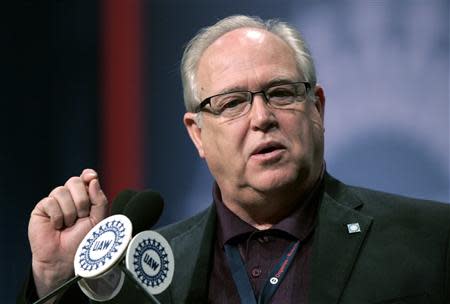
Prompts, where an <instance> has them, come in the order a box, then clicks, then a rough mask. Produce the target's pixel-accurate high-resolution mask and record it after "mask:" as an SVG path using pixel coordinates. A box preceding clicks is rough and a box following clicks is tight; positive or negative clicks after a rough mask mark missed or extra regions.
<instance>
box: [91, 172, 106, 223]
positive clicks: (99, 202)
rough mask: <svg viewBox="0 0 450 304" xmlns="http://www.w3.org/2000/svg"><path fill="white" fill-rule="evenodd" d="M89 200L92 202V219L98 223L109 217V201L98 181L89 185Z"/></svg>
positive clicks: (95, 180)
mask: <svg viewBox="0 0 450 304" xmlns="http://www.w3.org/2000/svg"><path fill="white" fill-rule="evenodd" d="M89 199H90V200H91V213H90V215H89V216H90V217H91V218H92V219H93V220H94V221H95V223H98V222H99V221H101V220H103V219H104V218H105V217H106V216H107V215H108V199H107V198H106V195H105V193H103V190H102V189H101V187H100V182H99V181H98V179H94V180H92V181H91V182H90V183H89Z"/></svg>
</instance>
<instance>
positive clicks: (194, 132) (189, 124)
mask: <svg viewBox="0 0 450 304" xmlns="http://www.w3.org/2000/svg"><path fill="white" fill-rule="evenodd" d="M198 120H199V119H198V116H197V114H196V113H192V112H186V113H185V114H184V117H183V122H184V126H185V127H186V129H187V131H188V133H189V136H190V137H191V140H192V142H193V143H194V145H195V147H196V148H197V151H198V155H200V157H201V158H205V152H204V151H203V143H202V129H201V127H200V125H199V121H198Z"/></svg>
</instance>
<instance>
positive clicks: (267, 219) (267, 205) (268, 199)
mask: <svg viewBox="0 0 450 304" xmlns="http://www.w3.org/2000/svg"><path fill="white" fill-rule="evenodd" d="M311 191H312V187H307V188H305V189H300V188H298V187H297V188H296V189H289V190H288V191H286V190H285V191H283V193H279V192H280V191H277V192H276V193H252V195H248V196H244V198H243V199H242V197H241V200H239V201H237V200H231V199H229V198H228V197H226V196H225V195H223V196H222V201H223V203H224V204H225V206H227V208H228V209H230V210H231V211H232V212H233V213H234V214H236V215H237V216H238V217H239V218H241V219H242V220H243V221H245V222H247V223H248V224H250V225H252V226H253V227H255V228H256V229H258V230H266V229H270V228H271V227H272V226H273V225H275V224H276V223H278V222H279V221H281V220H282V219H284V218H286V217H288V216H289V215H290V214H292V213H293V212H294V210H295V209H296V208H297V207H298V206H299V204H302V203H303V202H304V201H305V200H306V199H308V196H309V193H310V192H311ZM286 193H287V194H288V195H286Z"/></svg>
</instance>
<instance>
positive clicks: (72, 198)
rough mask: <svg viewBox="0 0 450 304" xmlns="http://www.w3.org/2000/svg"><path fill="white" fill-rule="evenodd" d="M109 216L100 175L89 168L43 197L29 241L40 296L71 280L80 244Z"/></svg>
mask: <svg viewBox="0 0 450 304" xmlns="http://www.w3.org/2000/svg"><path fill="white" fill-rule="evenodd" d="M107 213H108V200H107V198H106V196H105V194H104V193H103V191H102V190H101V188H100V183H99V181H98V176H97V173H96V172H95V171H94V170H92V169H85V170H84V171H83V172H82V173H81V175H80V176H74V177H71V178H70V179H69V180H68V181H67V182H66V184H65V185H64V186H60V187H57V188H55V189H53V191H52V192H50V194H49V196H48V197H45V198H43V199H42V200H41V201H40V202H39V203H37V205H36V206H35V208H34V209H33V211H32V212H31V218H30V222H29V225H28V238H29V240H30V246H31V252H32V255H33V259H32V268H33V276H34V280H35V284H36V288H37V292H38V295H39V297H42V296H44V295H45V294H47V293H48V292H50V291H51V290H52V289H54V288H56V287H58V286H59V285H60V284H61V283H63V282H64V281H66V280H67V279H68V278H70V277H71V276H72V275H73V273H74V270H73V260H74V256H75V252H76V250H77V248H78V244H79V243H80V242H81V240H82V239H83V238H84V236H85V235H86V234H87V233H88V232H89V230H90V229H91V228H92V227H94V226H95V225H96V224H97V223H98V222H100V221H101V220H103V219H104V218H105V217H106V216H107Z"/></svg>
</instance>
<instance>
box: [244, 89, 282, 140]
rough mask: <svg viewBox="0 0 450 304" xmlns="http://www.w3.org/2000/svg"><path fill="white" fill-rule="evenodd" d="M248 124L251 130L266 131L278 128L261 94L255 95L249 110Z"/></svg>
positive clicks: (273, 115)
mask: <svg viewBox="0 0 450 304" xmlns="http://www.w3.org/2000/svg"><path fill="white" fill-rule="evenodd" d="M250 124H251V128H252V130H262V131H268V130H270V129H272V128H274V127H277V126H278V121H277V118H276V116H275V114H274V113H273V112H272V109H271V108H270V107H269V105H268V104H267V102H266V100H265V97H264V95H263V94H255V95H254V96H253V103H252V107H251V109H250Z"/></svg>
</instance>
